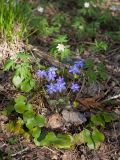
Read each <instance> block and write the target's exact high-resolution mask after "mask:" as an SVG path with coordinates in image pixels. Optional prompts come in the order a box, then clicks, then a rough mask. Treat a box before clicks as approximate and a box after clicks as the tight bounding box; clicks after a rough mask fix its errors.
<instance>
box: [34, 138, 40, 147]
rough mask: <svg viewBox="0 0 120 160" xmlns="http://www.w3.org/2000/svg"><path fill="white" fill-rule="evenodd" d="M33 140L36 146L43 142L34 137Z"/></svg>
mask: <svg viewBox="0 0 120 160" xmlns="http://www.w3.org/2000/svg"><path fill="white" fill-rule="evenodd" d="M33 141H34V143H35V145H36V146H40V145H41V143H40V142H39V141H38V138H34V139H33Z"/></svg>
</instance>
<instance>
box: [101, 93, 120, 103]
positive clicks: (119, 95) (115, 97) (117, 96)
mask: <svg viewBox="0 0 120 160" xmlns="http://www.w3.org/2000/svg"><path fill="white" fill-rule="evenodd" d="M119 97H120V94H118V95H115V96H113V97H110V98H108V99H105V100H103V101H102V102H106V101H109V100H112V99H117V98H119Z"/></svg>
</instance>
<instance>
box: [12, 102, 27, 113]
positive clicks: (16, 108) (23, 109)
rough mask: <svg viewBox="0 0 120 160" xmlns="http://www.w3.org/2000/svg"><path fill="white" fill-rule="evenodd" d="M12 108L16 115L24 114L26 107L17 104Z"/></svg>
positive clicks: (22, 104)
mask: <svg viewBox="0 0 120 160" xmlns="http://www.w3.org/2000/svg"><path fill="white" fill-rule="evenodd" d="M14 107H15V111H16V112H17V113H24V112H25V111H26V105H25V104H24V103H19V104H18V103H17V104H15V106H14Z"/></svg>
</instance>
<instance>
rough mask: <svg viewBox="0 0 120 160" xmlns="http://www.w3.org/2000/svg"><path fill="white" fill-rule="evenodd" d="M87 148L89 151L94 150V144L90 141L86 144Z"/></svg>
mask: <svg viewBox="0 0 120 160" xmlns="http://www.w3.org/2000/svg"><path fill="white" fill-rule="evenodd" d="M87 146H88V147H89V148H90V149H95V144H94V142H93V141H92V139H90V141H89V142H88V143H87Z"/></svg>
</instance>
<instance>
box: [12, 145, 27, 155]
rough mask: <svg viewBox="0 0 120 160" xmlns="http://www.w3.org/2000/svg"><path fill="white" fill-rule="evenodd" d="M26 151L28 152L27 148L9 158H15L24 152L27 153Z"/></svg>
mask: <svg viewBox="0 0 120 160" xmlns="http://www.w3.org/2000/svg"><path fill="white" fill-rule="evenodd" d="M28 150H29V148H28V147H26V148H24V149H23V150H21V151H19V152H17V153H15V154H12V155H11V156H12V157H15V156H17V155H19V154H22V153H23V152H26V151H28Z"/></svg>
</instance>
